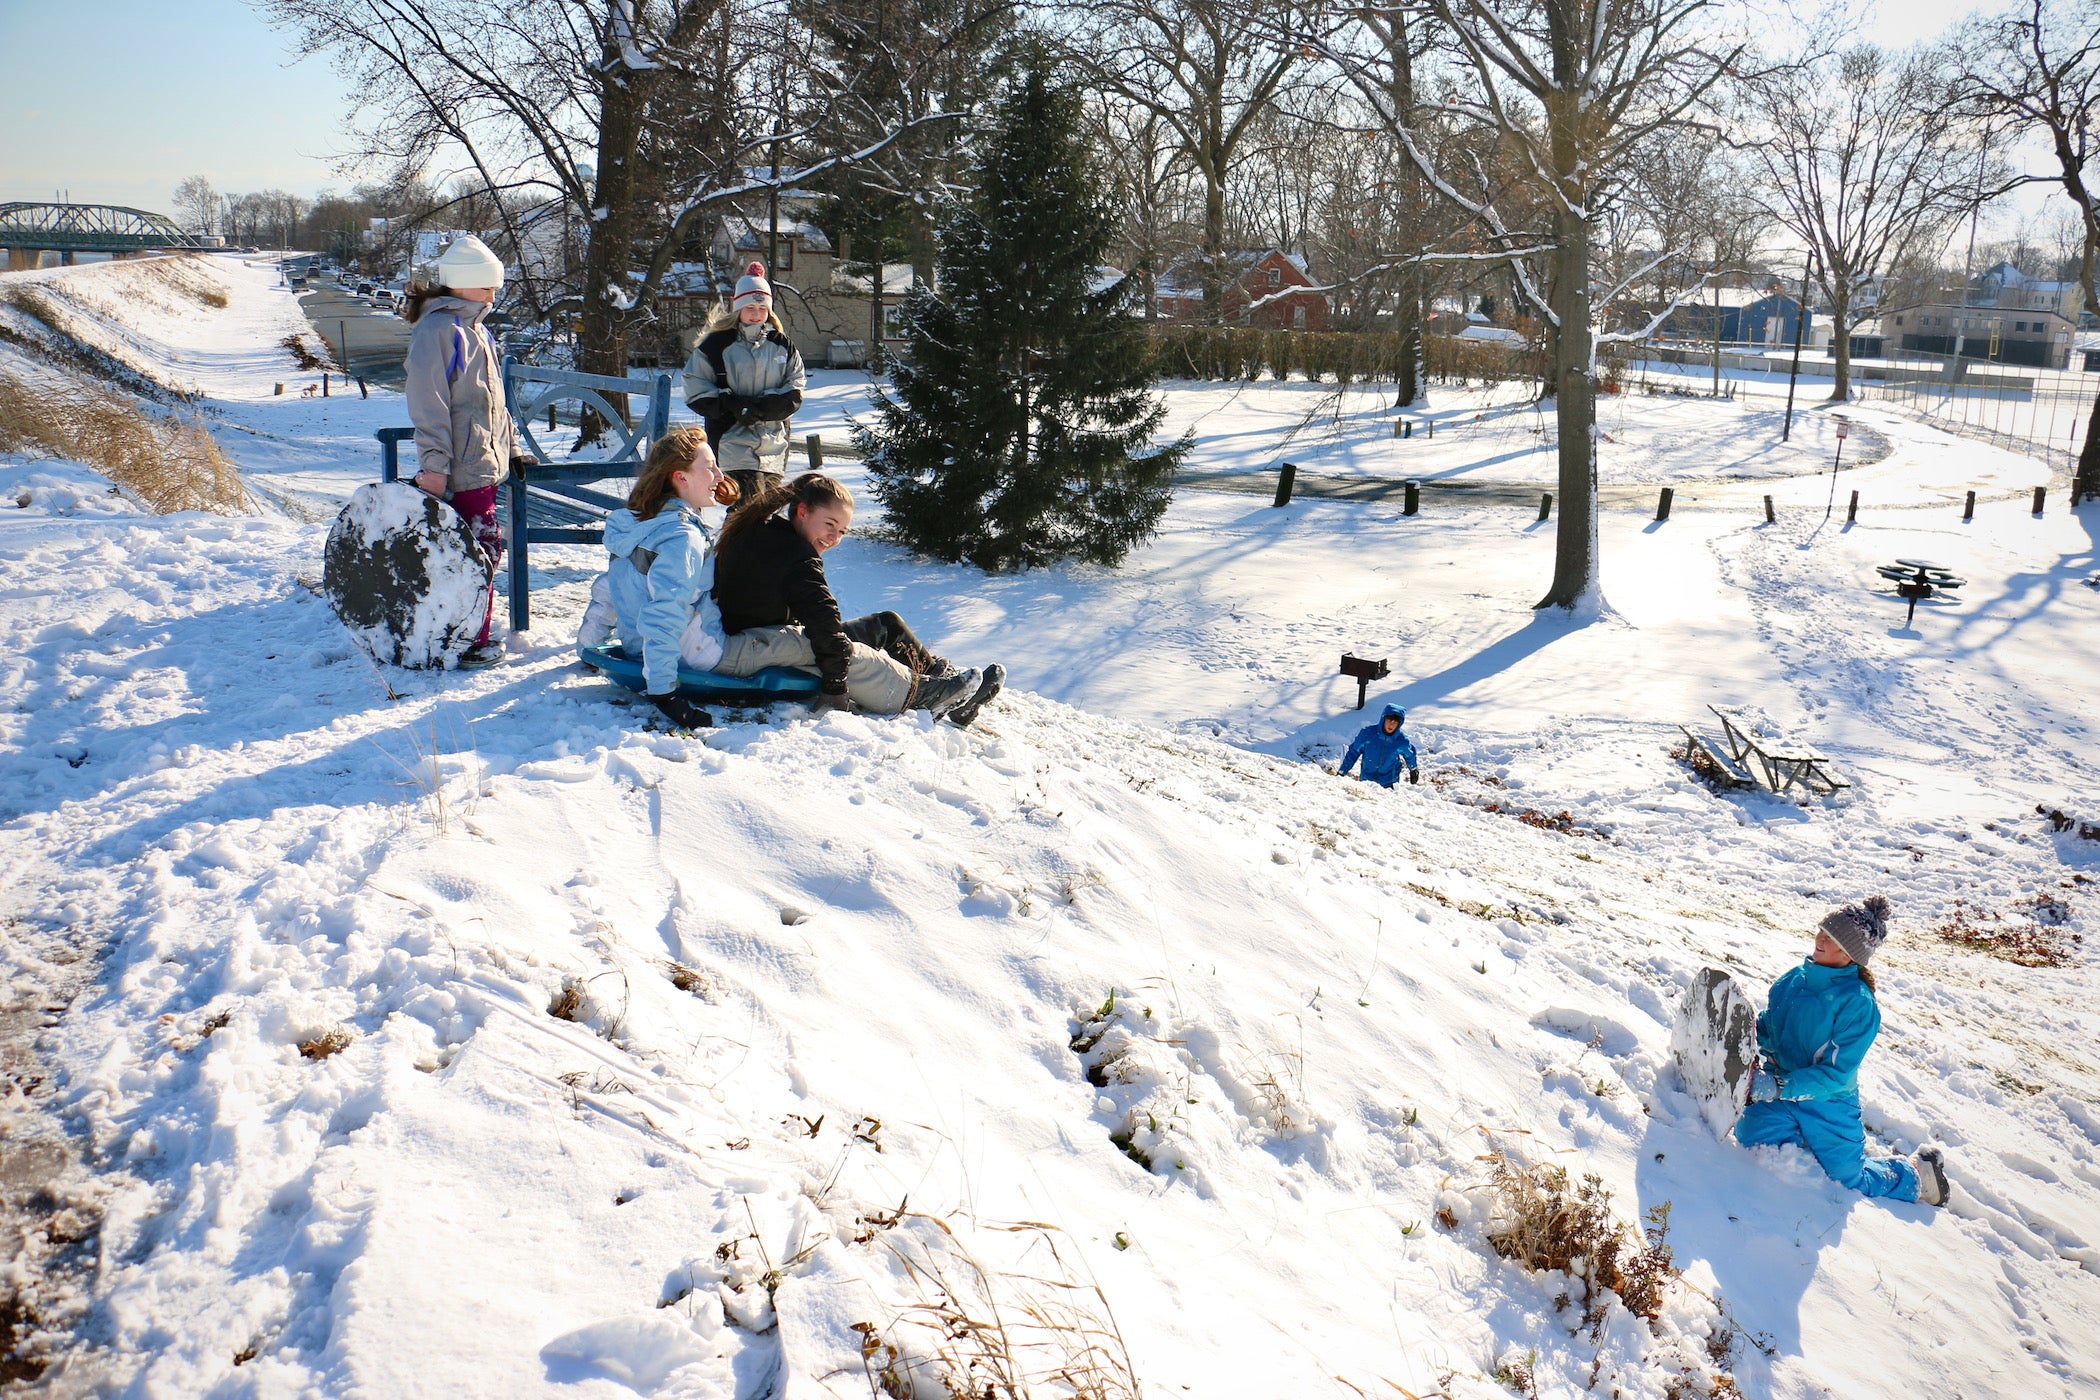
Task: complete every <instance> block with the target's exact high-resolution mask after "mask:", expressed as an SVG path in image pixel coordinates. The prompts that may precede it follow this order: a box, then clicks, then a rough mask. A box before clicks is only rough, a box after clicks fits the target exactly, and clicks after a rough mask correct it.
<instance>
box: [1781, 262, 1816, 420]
mask: <svg viewBox="0 0 2100 1400" xmlns="http://www.w3.org/2000/svg"><path fill="white" fill-rule="evenodd" d="M1815 265H1816V255H1815V250H1814V249H1810V250H1809V254H1808V256H1807V257H1806V258H1804V259H1803V260H1802V262H1801V301H1800V303H1799V304H1798V305H1797V306H1795V307H1794V367H1793V369H1791V370H1789V371H1788V372H1787V377H1786V422H1785V423H1783V424H1782V425H1781V426H1780V429H1779V440H1780V441H1781V442H1785V441H1786V440H1787V439H1788V438H1789V437H1792V436H1793V432H1794V385H1795V383H1796V382H1798V381H1799V380H1800V378H1801V337H1802V335H1803V333H1804V332H1806V331H1807V330H1808V278H1809V274H1810V273H1811V272H1813V271H1814V269H1815Z"/></svg>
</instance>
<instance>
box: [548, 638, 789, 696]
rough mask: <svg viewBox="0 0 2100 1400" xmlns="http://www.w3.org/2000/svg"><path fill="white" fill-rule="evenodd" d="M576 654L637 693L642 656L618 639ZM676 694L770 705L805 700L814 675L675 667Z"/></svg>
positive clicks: (640, 688) (776, 669)
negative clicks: (726, 672)
mask: <svg viewBox="0 0 2100 1400" xmlns="http://www.w3.org/2000/svg"><path fill="white" fill-rule="evenodd" d="M576 655H577V656H578V657H579V658H581V659H582V661H583V664H584V665H586V666H589V667H591V668H592V669H593V670H596V671H599V672H601V673H603V674H604V676H605V678H606V679H607V680H609V681H611V682H612V683H613V684H614V685H618V686H623V687H625V688H626V689H628V690H632V691H635V692H636V693H638V694H639V693H640V692H642V691H644V690H646V689H647V688H648V687H647V683H646V682H645V681H644V680H643V679H642V659H641V658H640V657H639V656H634V655H631V654H629V653H628V652H627V651H626V650H624V649H623V648H622V647H621V646H620V644H619V643H618V642H605V643H602V644H600V645H598V646H593V647H587V646H579V647H577V648H576ZM678 693H679V694H681V695H688V696H691V697H692V698H693V699H695V700H706V701H712V702H713V703H715V704H718V705H770V704H772V703H773V702H774V701H776V700H807V699H809V698H811V697H812V696H814V695H815V694H816V693H817V677H816V676H815V675H814V674H812V673H811V672H808V671H798V670H795V669H794V668H792V667H788V666H768V667H766V668H765V669H764V670H763V671H754V672H753V673H751V674H750V675H748V676H725V675H723V674H721V673H720V672H719V671H693V670H688V669H687V668H686V667H684V666H680V667H679V668H678Z"/></svg>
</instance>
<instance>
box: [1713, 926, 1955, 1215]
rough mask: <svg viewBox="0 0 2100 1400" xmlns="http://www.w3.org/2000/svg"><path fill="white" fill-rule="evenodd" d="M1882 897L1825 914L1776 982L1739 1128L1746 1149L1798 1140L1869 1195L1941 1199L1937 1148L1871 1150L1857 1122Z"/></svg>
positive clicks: (1876, 1019)
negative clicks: (1898, 1154) (1796, 961)
mask: <svg viewBox="0 0 2100 1400" xmlns="http://www.w3.org/2000/svg"><path fill="white" fill-rule="evenodd" d="M1888 908H1889V906H1888V901H1887V900H1885V899H1883V898H1881V896H1879V895H1875V896H1872V897H1870V898H1869V899H1868V900H1867V901H1866V902H1865V903H1864V904H1852V905H1846V906H1845V907H1844V908H1842V909H1833V910H1832V911H1831V912H1830V913H1829V914H1827V915H1826V916H1824V919H1823V922H1822V925H1821V927H1820V928H1819V929H1818V930H1817V932H1816V946H1815V950H1814V951H1813V952H1811V953H1810V954H1809V956H1808V958H1807V959H1806V960H1805V961H1803V962H1802V964H1801V965H1800V966H1799V967H1797V968H1795V969H1793V970H1792V971H1791V972H1788V973H1786V974H1784V975H1783V976H1781V977H1780V979H1779V980H1778V981H1777V982H1774V983H1773V984H1772V995H1771V997H1770V999H1769V1002H1768V1004H1767V1005H1766V1007H1765V1011H1764V1014H1762V1015H1761V1016H1759V1017H1758V1018H1757V1050H1758V1057H1759V1063H1758V1069H1757V1073H1756V1075H1755V1076H1754V1077H1753V1079H1752V1081H1751V1088H1750V1103H1749V1105H1748V1107H1746V1108H1745V1109H1744V1110H1743V1116H1742V1117H1741V1118H1740V1119H1739V1120H1737V1122H1736V1125H1735V1139H1736V1141H1737V1142H1740V1143H1741V1144H1743V1145H1744V1146H1745V1147H1756V1146H1761V1145H1766V1144H1771V1145H1778V1144H1780V1143H1789V1142H1790V1143H1794V1144H1796V1145H1798V1146H1801V1147H1806V1148H1807V1149H1808V1150H1809V1151H1810V1152H1811V1153H1813V1154H1814V1155H1815V1159H1816V1161H1817V1162H1818V1163H1820V1164H1821V1165H1822V1168H1823V1170H1824V1171H1826V1172H1828V1173H1829V1174H1830V1177H1831V1180H1833V1181H1835V1182H1837V1183H1838V1184H1839V1185H1840V1186H1847V1187H1850V1188H1851V1189H1853V1190H1855V1191H1857V1192H1859V1193H1860V1194H1861V1195H1863V1196H1886V1197H1889V1198H1890V1199H1892V1200H1898V1201H1920V1200H1922V1201H1924V1202H1925V1203H1926V1204H1927V1205H1940V1204H1943V1203H1944V1202H1945V1201H1946V1199H1947V1177H1946V1173H1945V1170H1944V1166H1943V1164H1942V1162H1941V1160H1940V1152H1939V1149H1938V1148H1936V1147H1928V1148H1925V1149H1923V1150H1922V1151H1920V1152H1919V1153H1918V1155H1917V1157H1916V1158H1914V1159H1912V1160H1911V1161H1904V1160H1902V1159H1900V1158H1887V1157H1874V1158H1869V1157H1868V1156H1867V1137H1866V1130H1865V1129H1864V1128H1863V1127H1861V1125H1860V1120H1859V1066H1860V1062H1861V1061H1862V1060H1864V1059H1865V1058H1866V1056H1867V1049H1868V1047H1870V1046H1871V1045H1873V1043H1874V1037H1875V1035H1876V1034H1878V1033H1879V1032H1880V1030H1881V1008H1880V1006H1879V1005H1878V1004H1877V1003H1876V1002H1875V1000H1874V981H1873V974H1872V973H1870V972H1868V971H1867V966H1866V965H1867V961H1868V959H1870V958H1871V957H1873V955H1874V950H1875V949H1876V948H1878V947H1879V946H1880V945H1881V941H1882V940H1883V939H1884V938H1886V937H1887V936H1888Z"/></svg>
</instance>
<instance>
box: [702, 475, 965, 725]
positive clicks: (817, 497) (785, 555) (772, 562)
mask: <svg viewBox="0 0 2100 1400" xmlns="http://www.w3.org/2000/svg"><path fill="white" fill-rule="evenodd" d="M852 524H853V495H852V493H851V492H849V491H847V490H846V488H845V487H843V486H841V485H839V483H838V482H836V481H833V480H832V479H831V478H830V477H828V476H825V475H823V474H821V473H819V472H805V473H803V474H802V475H801V476H798V477H796V478H795V479H794V480H793V481H790V482H787V483H785V484H783V485H780V486H776V487H774V488H772V489H771V490H769V491H765V492H762V493H761V494H760V495H759V496H758V498H757V499H755V500H753V501H752V502H751V503H750V504H749V505H748V506H746V507H744V508H743V509H741V510H739V511H737V512H736V513H735V514H734V515H732V516H730V518H729V521H728V523H727V524H725V525H724V526H723V527H722V534H721V538H720V539H718V540H717V541H716V543H715V602H716V603H717V605H718V606H720V608H721V610H722V630H723V632H724V633H726V634H727V638H728V640H727V642H726V644H725V645H724V646H723V648H722V660H721V661H720V663H719V664H717V666H716V667H715V669H716V670H718V671H720V672H722V673H723V674H725V675H731V676H748V675H751V674H752V673H754V672H756V671H759V670H762V669H764V668H765V667H767V666H795V667H803V668H808V669H813V670H815V671H816V672H817V673H818V676H819V677H820V680H819V685H818V695H817V707H818V708H819V709H844V710H863V711H866V712H867V713H869V714H876V715H894V714H898V713H900V712H902V711H904V710H907V709H913V710H930V711H932V712H933V713H934V714H937V715H939V714H945V715H947V716H948V718H950V719H951V720H953V721H955V723H957V724H964V725H966V724H968V723H970V721H972V720H973V719H975V718H976V717H977V712H978V710H979V709H981V708H982V707H983V706H984V703H985V702H986V701H987V700H990V699H991V698H992V696H994V695H995V694H997V693H998V691H999V686H1000V684H1001V683H1002V682H1003V681H1004V680H1005V677H1006V671H1005V668H1004V667H1000V666H992V667H989V668H987V669H986V670H984V671H978V670H974V669H972V670H958V669H957V668H956V667H955V666H954V665H952V664H951V663H950V662H948V661H947V660H945V659H944V658H942V657H939V656H935V655H934V654H933V653H932V652H930V651H928V650H926V648H925V647H924V646H923V645H921V644H920V642H919V639H918V638H917V637H915V636H913V635H912V631H911V629H910V628H909V627H907V626H905V624H904V619H903V618H901V617H899V616H897V614H895V613H893V612H879V613H870V614H868V615H867V616H865V617H857V618H854V619H853V620H851V621H850V622H849V621H846V620H844V619H843V618H841V617H840V616H839V605H838V600H837V599H835V598H833V597H832V596H831V586H830V584H829V583H827V582H826V581H825V578H824V553H825V551H827V550H829V549H830V548H832V546H834V545H836V544H837V543H838V542H839V541H840V540H842V539H844V538H845V537H846V532H847V530H849V529H850V528H852Z"/></svg>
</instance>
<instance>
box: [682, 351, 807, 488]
mask: <svg viewBox="0 0 2100 1400" xmlns="http://www.w3.org/2000/svg"><path fill="white" fill-rule="evenodd" d="M754 329H755V330H756V331H757V334H755V335H753V334H748V333H747V332H748V331H751V330H754ZM803 385H804V376H803V372H802V354H801V352H800V351H798V350H796V349H795V343H794V342H793V341H792V340H789V339H788V338H787V337H786V336H785V335H783V334H781V333H780V332H779V331H778V330H775V329H774V328H773V326H772V324H771V323H770V322H762V323H761V324H760V325H759V326H757V327H755V328H753V327H744V326H725V327H723V328H722V329H721V330H718V331H713V332H710V333H709V334H707V335H704V336H702V337H701V338H700V343H699V344H697V345H695V346H694V347H693V354H692V358H690V359H688V360H687V361H686V362H685V402H686V407H688V408H690V409H692V410H693V412H695V413H697V414H699V415H700V417H701V420H702V421H703V422H704V423H705V424H706V425H707V443H708V446H710V447H712V448H713V449H714V450H715V460H716V461H718V462H720V463H721V465H722V470H723V471H725V472H732V471H767V472H780V473H783V474H785V473H786V471H787V456H788V419H789V418H790V417H791V416H792V415H793V414H794V412H795V410H796V409H798V408H800V407H801V406H802V390H803Z"/></svg>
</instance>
